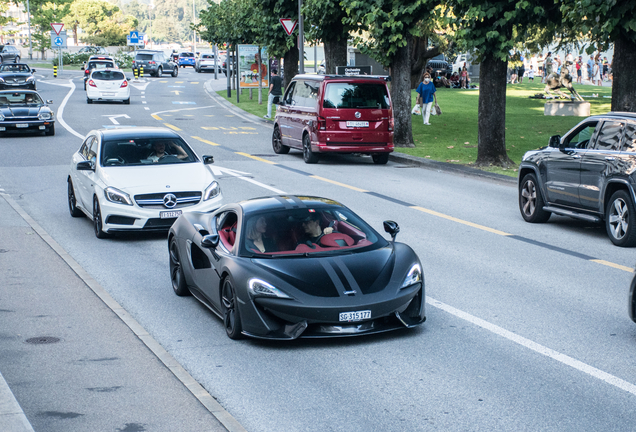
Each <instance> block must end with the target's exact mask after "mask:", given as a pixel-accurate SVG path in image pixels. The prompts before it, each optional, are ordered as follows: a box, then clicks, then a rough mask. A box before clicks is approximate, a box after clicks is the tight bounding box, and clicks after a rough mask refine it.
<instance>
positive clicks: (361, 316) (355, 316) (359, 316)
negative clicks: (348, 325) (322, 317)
mask: <svg viewBox="0 0 636 432" xmlns="http://www.w3.org/2000/svg"><path fill="white" fill-rule="evenodd" d="M370 318H371V311H370V310H366V311H357V312H340V317H339V320H340V321H362V320H365V319H370Z"/></svg>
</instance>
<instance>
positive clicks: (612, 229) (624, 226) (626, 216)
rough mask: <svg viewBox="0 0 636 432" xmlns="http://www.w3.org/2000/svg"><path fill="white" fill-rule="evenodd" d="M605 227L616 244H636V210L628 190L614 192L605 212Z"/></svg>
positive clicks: (625, 245)
mask: <svg viewBox="0 0 636 432" xmlns="http://www.w3.org/2000/svg"><path fill="white" fill-rule="evenodd" d="M605 227H606V228H607V235H609V238H610V240H611V241H612V243H614V244H615V245H616V246H622V247H632V246H636V211H635V210H634V202H633V201H632V199H631V198H630V197H629V194H628V193H627V192H626V191H624V190H619V191H616V192H614V194H612V198H610V201H609V204H608V205H607V211H606V212H605Z"/></svg>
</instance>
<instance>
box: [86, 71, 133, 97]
mask: <svg viewBox="0 0 636 432" xmlns="http://www.w3.org/2000/svg"><path fill="white" fill-rule="evenodd" d="M94 101H122V102H123V103H125V104H130V86H129V85H128V79H127V78H126V75H125V74H124V72H122V71H121V70H119V69H93V71H92V72H91V74H90V76H89V77H88V80H87V81H86V103H89V104H90V103H93V102H94Z"/></svg>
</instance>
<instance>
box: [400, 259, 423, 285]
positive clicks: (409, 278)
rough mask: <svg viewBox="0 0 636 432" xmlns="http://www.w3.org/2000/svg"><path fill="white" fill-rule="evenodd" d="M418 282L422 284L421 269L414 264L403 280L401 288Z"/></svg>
mask: <svg viewBox="0 0 636 432" xmlns="http://www.w3.org/2000/svg"><path fill="white" fill-rule="evenodd" d="M420 282H422V267H420V265H419V264H414V265H413V267H411V270H409V272H408V273H407V275H406V278H404V282H402V287H401V288H406V287H409V286H411V285H414V284H416V283H420Z"/></svg>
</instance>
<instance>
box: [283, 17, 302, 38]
mask: <svg viewBox="0 0 636 432" xmlns="http://www.w3.org/2000/svg"><path fill="white" fill-rule="evenodd" d="M279 21H280V23H281V24H282V25H283V28H284V29H285V33H287V36H291V34H292V33H293V32H294V29H295V28H296V24H298V20H293V19H291V18H281V19H279Z"/></svg>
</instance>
